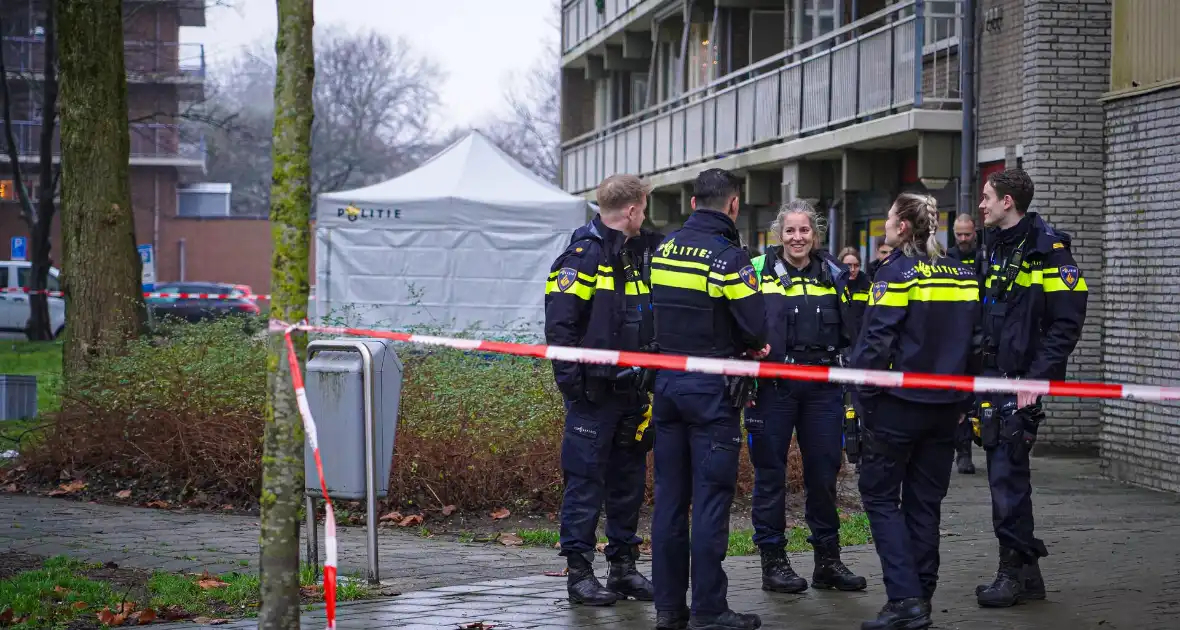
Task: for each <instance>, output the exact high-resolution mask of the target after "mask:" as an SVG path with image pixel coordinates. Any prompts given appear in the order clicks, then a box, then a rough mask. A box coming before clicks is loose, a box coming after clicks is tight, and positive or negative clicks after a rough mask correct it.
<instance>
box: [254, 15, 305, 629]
mask: <svg viewBox="0 0 1180 630" xmlns="http://www.w3.org/2000/svg"><path fill="white" fill-rule="evenodd" d="M278 11H279V32H278V35H277V36H276V39H275V52H276V56H277V58H278V73H277V77H278V80H277V81H276V82H275V89H274V101H273V102H274V104H275V109H276V110H277V115H276V116H275V123H274V132H273V133H274V142H273V145H274V156H273V162H274V170H273V175H272V181H273V182H274V183H273V185H272V189H271V195H270V200H271V206H270V224H271V235H272V239H273V241H274V256H273V257H272V259H271V291H272V292H273V294H274V295H273V298H274V299H273V300H272V302H271V317H274V318H276V319H281V320H285V321H288V322H297V321H299V320H301V319H303V318H305V317H306V316H307V294H308V279H307V265H308V251H309V248H310V242H311V228H310V227H309V225H308V219H309V216H308V213H309V212H310V208H311V190H310V186H311V173H312V165H311V153H312V147H311V142H312V125H313V120H314V118H315V113H314V112H315V108H314V106H313V103H312V98H313V90H314V85H315V83H316V80H315V79H316V68H315V53H314V46H313V43H312V26H313V23H314V20H313V17H312V15H313V11H312V0H278ZM269 343H270V346H269V348H268V355H269V356H268V360H267V364H268V365H269V366H270V368H269V370H268V374H267V385H268V392H267V405H266V425H265V431H264V435H263V449H264V452H263V458H262V498H261V499H260V500H259V503H260V505H261V506H262V515H261V527H262V533H261V536H260V538H259V542H260V546H261V548H262V549H261V551H262V559H261V563H260V564H261V569H262V576H261V595H262V609H261V610H260V611H259V615H258V627H259V628H263V629H264V630H288V629H294V630H298V628H299V505H300V502H301V499H302V497H303V440H304V437H305V436H304V433H303V425H302V422H301V419H300V417H299V406H298V404H297V401H296V397H295V390H294V387H293V385H292V383H293V381H292V380H291V378H292V376H291V368H290V365H289V363H288V362H287V361H285V360H284V359H285V358H286V354H287V353H286V347H285V344H284V340H283V337H282V336H281V335H271V337H270V342H269ZM306 347H307V341H306V336H305V335H302V334H300V335H299V336H298V340H297V341H296V343H295V349H296V352H302V351H303V350H304V349H306Z"/></svg>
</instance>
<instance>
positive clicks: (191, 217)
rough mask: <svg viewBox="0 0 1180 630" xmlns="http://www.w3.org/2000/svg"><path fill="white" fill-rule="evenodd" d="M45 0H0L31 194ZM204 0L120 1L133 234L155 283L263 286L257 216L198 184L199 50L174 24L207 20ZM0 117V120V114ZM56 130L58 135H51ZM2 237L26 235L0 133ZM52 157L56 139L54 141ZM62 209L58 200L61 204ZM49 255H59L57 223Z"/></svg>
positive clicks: (15, 126)
mask: <svg viewBox="0 0 1180 630" xmlns="http://www.w3.org/2000/svg"><path fill="white" fill-rule="evenodd" d="M47 2H48V0H0V11H2V15H3V30H2V32H0V42H2V45H3V53H4V65H5V78H6V80H7V81H8V87H9V92H10V94H11V100H12V102H11V106H12V107H11V111H12V114H11V117H12V130H13V142H14V144H15V146H16V149H17V154H18V157H19V160H20V163H21V174H22V176H23V179H24V182H25V186H26V187H27V188H28V189H29V190H30V193H31V194H32V195H34V198H36V195H38V194H39V193H38V185H39V166H40V162H41V151H40V137H41V124H42V111H41V107H40V106H41V101H42V96H41V95H42V89H43V85H44V84H43V79H44V74H43V70H44V67H45V35H46V32H45V29H46V28H47V25H46V23H45V15H46V13H45V7H46V3H47ZM206 4H207V3H206V1H205V0H127V1H126V2H124V6H123V19H124V40H125V41H124V46H125V57H124V62H125V65H126V70H127V104H128V119H129V121H130V133H131V138H130V141H131V145H130V148H131V157H130V184H131V205H132V208H133V211H134V213H135V231H136V237H137V239H138V242H139V243H140V244H141V245H142V244H151V245H153V247H154V251H155V254H156V256H155V258H156V278H157V281H158V282H166V281H173V280H193V281H214V282H218V281H220V282H233V283H241V284H250V285H251V286H252V287H253V288H254V289H255V290H258V291H266V289H267V286H268V285H269V280H270V277H269V271H270V230H269V224H268V223H267V221H266V220H265V218H262V219H249V218H245V219H243V218H239V217H229V216H227V215H228V214H229V213H228V212H224V211H222V209H223V208H224V207H225V206H226V204H227V203H228V200H229V192H228V191H225V190H222V189H220V188H217V187H210V186H209V185H203V184H201V182H203V180H204V177H205V146H204V140H203V137H202V134H201V131H200V128H199V125H194V124H192V123H191V122H189V121H188V120H187V118H188V115H189V114H190V113H193V112H196V111H198V110H199V106H200V104H201V103H202V102H203V101H204V98H205V70H206V64H205V51H204V47H203V45H202V44H197V43H182V42H181V41H180V29H181V27H204V26H205V6H206ZM0 123H2V120H0ZM55 135H56V134H55ZM0 149H3V150H2V151H0V246H2V247H3V248H4V249H5V250H6V251H5V252H4V253H3V254H0V258H8V257H9V253H8V252H7V248H8V243H9V239H10V237H12V236H27V235H28V227H27V226H26V225H25V223H24V221H23V220H22V219H21V217H20V211H19V210H20V208H19V204H18V201H17V194H16V187H15V185H14V184H15V182H14V180H13V169H12V168H11V167H10V161H9V158H8V151H7V142H6V141H5V140H4V136H3V134H0ZM53 151H54V155H53V159H54V161H55V162H56V161H57V160H58V158H59V153H58V152H59V151H60V145H59V144H58V141H57V139H56V138H55V140H54V148H53ZM59 213H60V208H59ZM52 247H53V250H52V252H51V257H52V258H53V259H54V262H55V265H56V266H59V267H60V264H61V240H60V230H59V228H58V224H56V223H55V226H54V229H53V237H52Z"/></svg>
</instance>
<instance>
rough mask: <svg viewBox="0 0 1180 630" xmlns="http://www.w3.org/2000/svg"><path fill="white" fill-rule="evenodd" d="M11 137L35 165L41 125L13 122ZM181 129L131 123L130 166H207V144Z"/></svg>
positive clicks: (1, 146) (4, 155)
mask: <svg viewBox="0 0 1180 630" xmlns="http://www.w3.org/2000/svg"><path fill="white" fill-rule="evenodd" d="M12 135H13V140H14V142H15V144H16V152H17V155H18V156H20V159H21V161H22V162H26V161H27V162H35V161H37V160H38V159H40V155H41V123H40V121H34V120H14V121H12ZM189 135H190V134H187V133H182V131H181V127H180V125H173V124H162V123H131V164H132V165H134V166H199V167H200V168H204V164H205V140H204V138H203V137H202V136H199V135H197V136H194V137H191V138H190V137H189ZM53 155H54V158H55V159H56V158H58V157H60V156H61V137H60V128H59V129H58V130H55V133H54V138H53ZM0 161H8V143H7V141H6V140H5V137H4V135H3V134H2V133H0Z"/></svg>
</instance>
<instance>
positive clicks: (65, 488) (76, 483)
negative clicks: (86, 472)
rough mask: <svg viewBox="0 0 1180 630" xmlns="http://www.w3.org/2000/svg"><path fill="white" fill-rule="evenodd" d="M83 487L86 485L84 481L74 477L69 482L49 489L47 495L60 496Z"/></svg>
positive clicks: (72, 492)
mask: <svg viewBox="0 0 1180 630" xmlns="http://www.w3.org/2000/svg"><path fill="white" fill-rule="evenodd" d="M85 487H86V482H85V481H82V480H81V479H75V480H73V481H71V482H69V483H63V484H61V485H60V486H58V487H57V489H55V490H50V491H49V496H51V497H60V496H62V495H66V494H74V493H75V492H78V491H79V490H81V489H83V488H85Z"/></svg>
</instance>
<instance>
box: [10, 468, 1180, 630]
mask: <svg viewBox="0 0 1180 630" xmlns="http://www.w3.org/2000/svg"><path fill="white" fill-rule="evenodd" d="M977 460H978V458H977ZM1033 467H1034V483H1035V484H1036V488H1037V491H1036V495H1035V498H1034V501H1035V503H1036V509H1037V517H1038V531H1039V533H1040V535H1041V536H1042V537H1043V538H1044V539H1045V541H1046V544H1048V545H1049V550H1050V553H1051V554H1052V555H1050V556H1049V557H1048V558H1046V559H1045V560H1044V561H1043V563H1042V566H1043V568H1044V571H1045V574H1046V580H1047V582H1048V586H1049V599H1048V601H1045V602H1035V603H1030V604H1027V605H1022V606H1017V607H1015V608H1012V609H1007V610H992V611H987V610H983V609H980V608H978V607H977V606H976V604H975V601H974V588H975V585H976V584H977V583H980V582H986V581H990V578H991V576H992V574H993V572H994V570H995V565H996V550H995V541H994V538H993V537H992V535H991V531H990V529H991V522H990V521H991V516H990V505H989V503H988V497H987V487H986V481H985V478H984V476H983V474H982V469H981V471H980V472H981V474H977V475H975V476H962V475H958V474H956V475H955V477H954V483H953V485H952V488H951V492H950V495H949V496H948V497H947V501H946V503H945V504H944V510H943V512H944V515H943V530H944V538H943V540H942V571H941V573H942V580H941V583H940V586H939V591H938V593H937V595H936V596H935V600H934V604H935V627H937V628H956V629H957V628H963V629H979V630H984V629H997V630H1008V629H1012V630H1015V629H1026V628H1027V629H1041V630H1058V629H1060V630H1081V629H1085V628H1096V629H1097V628H1101V629H1103V630H1107V629H1111V630H1130V629H1135V630H1150V629H1155V628H1159V629H1161V630H1162V629H1164V628H1177V627H1180V621H1177V619H1180V497H1178V496H1176V495H1172V494H1164V493H1157V492H1151V491H1148V490H1142V489H1139V488H1133V487H1129V486H1124V485H1121V484H1117V483H1113V482H1110V481H1106V480H1103V479H1101V478H1100V477H1099V476H1098V467H1097V462H1096V461H1093V460H1062V459H1037V460H1034V463H1033ZM116 519H117V520H116ZM0 523H6V524H7V523H12V524H14V525H19V528H15V527H0V548H5V549H11V550H20V551H24V552H26V553H36V554H42V555H47V554H54V553H67V554H69V555H74V556H77V557H80V558H85V559H93V560H114V561H115V562H119V563H120V564H126V565H128V566H140V567H145V568H149V567H154V568H161V569H165V568H166V569H170V570H198V571H199V570H201V569H202V568H206V567H207V568H209V569H210V570H211V571H226V570H230V569H229V567H228V566H226V565H228V564H240V563H242V562H244V563H246V564H248V565H250V566H254V565H253V563H254V562H255V559H256V555H257V554H256V548H257V542H256V541H257V530H256V525H255V523H256V521H255V520H254V519H250V518H244V517H235V516H224V515H206V514H180V515H177V514H170V513H167V512H160V511H155V510H134V509H129V508H115V507H104V506H95V505H89V504H75V503H69V502H64V501H53V500H49V499H35V498H27V497H15V496H6V497H3V498H2V499H0ZM116 523H117V525H116ZM380 546H381V557H382V560H381V561H382V571H381V572H382V577H383V578H384V579H385V581H387V583H389V584H390V585H393V586H396V587H397V588H400V589H402V592H403V595H401V596H399V597H395V598H391V599H384V600H371V601H366V602H357V603H350V604H345V605H343V606H341V607H340V609H339V614H338V616H339V626H340V627H341V628H457V627H462V626H463V625H465V624H470V623H473V622H478V621H482V622H484V623H486V624H489V625H495V627H496V628H498V629H500V630H510V629H512V630H515V629H522V628H551V629H552V628H597V627H604V628H605V627H611V628H652V627H653V626H654V618H655V613H654V611H653V609H652V607H651V605H650V604H642V603H638V602H622V603H620V604H618V605H616V606H614V607H611V608H606V609H593V608H586V607H571V606H570V605H569V604H568V602H567V601H566V598H565V581H564V579H562V578H550V577H545V576H543V575H541V574H542V572H544V571H546V570H552V569H557V568H560V566H561V562H560V560H559V559H558V558H556V557H555V555H554V552H553V551H552V550H547V549H509V548H505V547H500V546H495V545H463V544H458V543H443V542H437V541H432V540H424V539H420V538H416V537H413V536H412V535H407V534H405V533H404V532H383V533H382V536H381V542H380ZM340 548H341V558H340V559H341V563H340V564H341V567H342V570H343V571H344V572H348V571H352V570H363V568H364V566H365V557H364V542H363V532H361V531H358V530H353V529H350V530H345V531H343V532H341V539H340ZM645 559H646V558H645ZM845 560H846V562H847V563H848V564H849V565H850V566H851V567H852V568H853V569H854V570H856V571H857V572H859V573H861V574H863V575H865V576H866V577H868V578H869V588H868V590H867V591H866V592H864V593H856V594H846V593H828V592H815V591H807V592H805V593H803V594H802V595H782V594H772V593H765V592H763V591H762V590H761V589H760V588H759V586H760V579H759V573H758V559H757V558H756V557H741V558H731V559H729V560H727V561H726V570H727V572H728V574H729V580H730V587H729V596H730V604H731V606H732V607H733V608H734V609H736V610H739V611H743V612H757V613H759V614H761V615H762V619H763V627H764V628H791V629H794V628H799V629H814V630H825V629H829V628H832V629H835V628H845V629H850V628H858V627H859V624H860V622H861V621H863V620H865V619H868V618H871V617H873V616H874V615H875V613H876V611H877V610H878V609H879V608H880V606H881V604H882V603H883V601H884V600H883V598H884V590H883V588H882V587H881V580H880V564H879V562H878V560H877V557H876V554H875V552H874V551H873V549H872V548H871V547H861V548H855V549H848V550H846V552H845ZM792 562H793V563H794V564H795V566H796V568H797V569H798V570H799V572H800V573H801V574H804V575H809V574H810V572H811V557H810V554H806V555H803V554H796V556H795V557H794V558H792ZM598 567H599V571H600V573H605V566H604V563H603V562H602V561H601V559H600V560H599V562H598ZM640 568H641V570H643V571H645V572H649V570H650V565H648V564H644V565H641V567H640ZM411 589H426V590H411ZM255 625H256V623H255V622H253V621H242V622H237V623H234V624H230V625H225V626H218V627H220V628H247V627H254V626H255ZM304 625H305V627H308V628H322V627H323V626H324V618H323V612H322V611H315V612H311V613H308V614H307V616H305V618H304ZM168 627H171V628H195V627H196V626H194V625H193V624H178V625H172V626H168Z"/></svg>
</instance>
